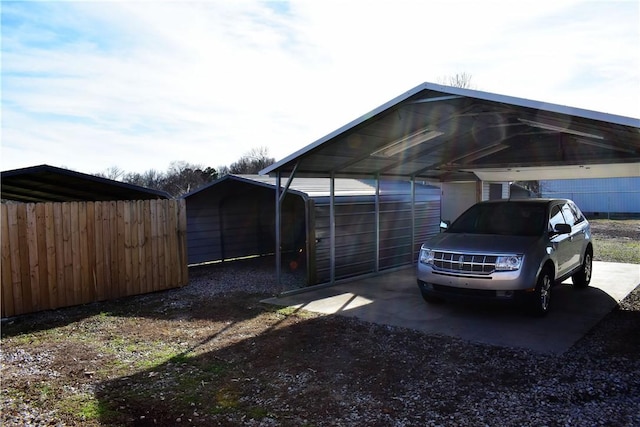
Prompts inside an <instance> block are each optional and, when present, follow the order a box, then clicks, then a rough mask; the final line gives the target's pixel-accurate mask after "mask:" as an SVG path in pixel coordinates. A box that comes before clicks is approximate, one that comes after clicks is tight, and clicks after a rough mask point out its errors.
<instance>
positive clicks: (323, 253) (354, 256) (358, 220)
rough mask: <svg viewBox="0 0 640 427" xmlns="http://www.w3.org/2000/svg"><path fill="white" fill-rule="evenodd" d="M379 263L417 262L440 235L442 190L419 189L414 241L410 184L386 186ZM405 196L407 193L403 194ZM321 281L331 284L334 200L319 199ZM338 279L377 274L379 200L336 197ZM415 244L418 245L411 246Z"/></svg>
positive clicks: (384, 266)
mask: <svg viewBox="0 0 640 427" xmlns="http://www.w3.org/2000/svg"><path fill="white" fill-rule="evenodd" d="M382 187H387V188H392V189H393V192H392V194H388V193H385V192H384V190H382V189H381V195H380V260H379V268H380V269H381V270H384V269H388V268H393V267H398V266H401V265H407V264H411V263H412V262H414V261H415V260H416V258H417V254H418V251H419V249H420V245H421V244H422V241H424V240H425V239H426V238H427V237H429V236H431V235H433V234H436V233H438V232H439V223H440V190H439V189H438V188H435V187H428V186H421V185H416V187H417V189H416V207H415V215H416V228H415V231H414V233H415V238H414V239H412V229H411V225H412V219H411V193H410V185H409V183H406V182H404V183H384V184H382V183H381V188H382ZM402 193H404V194H402ZM315 202H316V208H315V216H316V223H315V228H316V237H317V239H318V242H317V245H316V262H317V280H318V282H326V281H329V280H330V270H329V268H330V263H329V261H330V258H329V249H330V246H329V243H330V242H329V200H328V198H321V199H317V200H316V201H315ZM335 220H336V275H335V277H336V279H342V278H346V277H352V276H357V275H361V274H366V273H372V272H374V271H375V268H376V215H375V197H374V196H370V197H358V198H353V197H336V219H335ZM412 242H415V245H414V246H413V248H412Z"/></svg>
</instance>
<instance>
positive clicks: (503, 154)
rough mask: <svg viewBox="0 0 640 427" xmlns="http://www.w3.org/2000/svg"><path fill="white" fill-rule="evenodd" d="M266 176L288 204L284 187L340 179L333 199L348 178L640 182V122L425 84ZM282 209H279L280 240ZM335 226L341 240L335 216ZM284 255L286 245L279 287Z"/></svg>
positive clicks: (270, 169)
mask: <svg viewBox="0 0 640 427" xmlns="http://www.w3.org/2000/svg"><path fill="white" fill-rule="evenodd" d="M260 174H261V175H271V176H276V182H277V183H278V184H277V185H276V197H277V198H278V199H279V200H280V201H281V200H282V197H283V196H282V195H280V194H278V193H279V190H280V185H279V183H280V181H281V179H282V178H286V183H285V185H284V186H283V192H284V193H286V192H287V190H288V189H289V187H290V186H291V184H292V181H293V180H294V178H295V177H330V178H331V183H332V184H331V194H332V196H331V199H333V195H334V193H333V191H334V184H333V183H334V180H335V178H339V177H341V178H376V179H377V180H379V179H381V178H385V179H393V178H398V179H408V180H411V181H412V182H414V181H416V180H428V181H440V182H447V181H450V182H454V181H478V180H483V181H519V180H539V179H559V178H587V177H588V178H597V177H624V176H640V119H637V118H631V117H623V116H617V115H613V114H607V113H602V112H597V111H590V110H584V109H580V108H574V107H568V106H562V105H557V104H550V103H546V102H541V101H533V100H528V99H523V98H516V97H511V96H505V95H498V94H494V93H488V92H482V91H477V90H471V89H464V88H455V87H449V86H443V85H438V84H434V83H423V84H421V85H419V86H416V87H415V88H413V89H411V90H409V91H407V92H405V93H403V94H402V95H400V96H398V97H396V98H394V99H392V100H391V101H389V102H387V103H385V104H383V105H381V106H380V107H378V108H376V109H374V110H372V111H371V112H369V113H367V114H365V115H364V116H362V117H360V118H358V119H356V120H354V121H352V122H351V123H348V124H346V125H345V126H343V127H341V128H339V129H337V130H336V131H334V132H332V133H330V134H328V135H326V136H325V137H323V138H320V139H319V140H317V141H315V142H313V143H312V144H310V145H308V146H306V147H304V148H303V149H301V150H299V151H297V152H295V153H293V154H291V155H290V156H288V157H286V158H284V159H282V160H280V161H278V162H276V163H274V164H273V165H271V166H269V167H267V168H265V169H263V170H262V171H260ZM332 206H333V204H332ZM279 209H280V204H276V218H277V220H276V235H277V236H279V234H280V230H279V227H280V219H279V218H280V215H279ZM332 222H333V223H334V224H332V226H331V228H332V230H333V229H334V227H335V217H334V214H333V209H332ZM331 245H332V247H333V246H335V232H333V231H332V235H331ZM278 252H279V248H278V245H276V254H277V261H276V269H277V276H278V280H279V278H280V271H279V253H278ZM334 254H335V251H332V269H333V268H334V266H335V259H334V258H333V257H334ZM331 282H332V283H333V282H334V280H333V276H332V279H331Z"/></svg>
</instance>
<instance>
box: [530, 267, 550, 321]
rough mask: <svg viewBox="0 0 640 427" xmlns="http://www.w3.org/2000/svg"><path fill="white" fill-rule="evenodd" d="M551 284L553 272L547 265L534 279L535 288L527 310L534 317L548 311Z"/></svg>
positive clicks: (541, 315) (543, 314)
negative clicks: (535, 279)
mask: <svg viewBox="0 0 640 427" xmlns="http://www.w3.org/2000/svg"><path fill="white" fill-rule="evenodd" d="M552 286H553V273H551V269H550V268H549V267H545V268H543V269H542V271H541V272H540V275H539V276H538V280H537V281H536V289H535V291H534V292H533V295H531V299H530V301H529V312H530V313H531V314H532V315H534V316H536V317H543V316H545V315H546V314H547V313H548V312H549V307H550V303H551V287H552Z"/></svg>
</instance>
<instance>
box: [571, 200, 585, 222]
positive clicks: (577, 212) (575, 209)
mask: <svg viewBox="0 0 640 427" xmlns="http://www.w3.org/2000/svg"><path fill="white" fill-rule="evenodd" d="M569 209H571V212H572V213H573V216H574V217H575V219H576V224H579V223H581V222H582V221H584V220H585V218H584V215H583V214H582V211H580V208H578V207H577V206H576V205H575V204H574V203H571V202H569Z"/></svg>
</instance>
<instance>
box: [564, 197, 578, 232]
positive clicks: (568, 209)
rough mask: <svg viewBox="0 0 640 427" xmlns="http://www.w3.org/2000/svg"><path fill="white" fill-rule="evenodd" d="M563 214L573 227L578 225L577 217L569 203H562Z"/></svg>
mask: <svg viewBox="0 0 640 427" xmlns="http://www.w3.org/2000/svg"><path fill="white" fill-rule="evenodd" d="M562 215H563V216H564V220H565V221H566V223H567V224H569V225H570V226H572V227H573V226H574V225H576V217H575V215H574V214H573V211H572V210H571V207H570V206H569V203H565V204H564V205H562Z"/></svg>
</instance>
